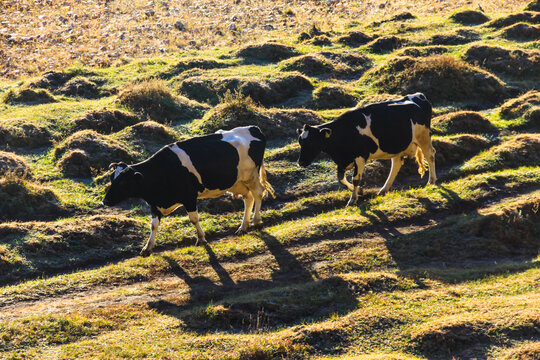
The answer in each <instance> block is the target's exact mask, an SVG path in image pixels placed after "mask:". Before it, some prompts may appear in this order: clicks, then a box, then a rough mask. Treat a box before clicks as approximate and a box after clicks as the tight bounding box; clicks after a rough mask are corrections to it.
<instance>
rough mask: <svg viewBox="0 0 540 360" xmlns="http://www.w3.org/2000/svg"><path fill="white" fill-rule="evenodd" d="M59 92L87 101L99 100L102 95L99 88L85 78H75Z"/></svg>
mask: <svg viewBox="0 0 540 360" xmlns="http://www.w3.org/2000/svg"><path fill="white" fill-rule="evenodd" d="M58 92H59V93H61V94H63V95H66V96H71V97H81V98H85V99H96V98H99V97H100V96H101V95H102V93H101V89H100V88H99V86H98V85H97V84H96V83H95V82H93V81H90V80H88V79H87V78H85V77H75V78H73V79H71V80H69V81H68V82H67V83H66V84H65V85H64V86H63V87H61V88H60V89H58Z"/></svg>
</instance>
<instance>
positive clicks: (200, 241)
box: [195, 238, 208, 246]
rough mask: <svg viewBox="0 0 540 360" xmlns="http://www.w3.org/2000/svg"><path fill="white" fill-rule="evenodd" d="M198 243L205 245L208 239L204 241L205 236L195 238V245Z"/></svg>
mask: <svg viewBox="0 0 540 360" xmlns="http://www.w3.org/2000/svg"><path fill="white" fill-rule="evenodd" d="M199 243H201V245H205V244H208V241H206V239H205V238H202V239H197V241H195V246H197V245H199Z"/></svg>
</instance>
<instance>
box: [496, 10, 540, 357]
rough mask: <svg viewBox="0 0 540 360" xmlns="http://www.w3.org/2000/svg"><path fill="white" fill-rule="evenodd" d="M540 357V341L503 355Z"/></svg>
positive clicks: (515, 348)
mask: <svg viewBox="0 0 540 360" xmlns="http://www.w3.org/2000/svg"><path fill="white" fill-rule="evenodd" d="M537 3H538V2H537ZM538 11H540V10H538ZM538 358H540V342H538V341H537V342H531V343H526V344H524V345H521V346H516V347H512V348H510V349H509V350H507V351H505V354H504V356H502V357H501V359H503V360H535V359H538Z"/></svg>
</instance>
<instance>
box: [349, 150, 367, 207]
mask: <svg viewBox="0 0 540 360" xmlns="http://www.w3.org/2000/svg"><path fill="white" fill-rule="evenodd" d="M354 165H355V167H354V171H355V173H354V175H353V189H352V193H351V198H350V199H349V202H348V203H347V206H351V205H354V204H356V201H357V200H358V193H359V192H360V191H361V188H360V181H361V180H362V174H363V173H364V167H365V166H366V160H364V158H362V157H358V158H356V159H355V160H354Z"/></svg>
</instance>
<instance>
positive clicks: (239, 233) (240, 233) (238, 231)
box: [234, 227, 247, 235]
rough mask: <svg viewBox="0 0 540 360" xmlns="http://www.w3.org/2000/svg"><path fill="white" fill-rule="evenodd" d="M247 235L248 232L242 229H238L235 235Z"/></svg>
mask: <svg viewBox="0 0 540 360" xmlns="http://www.w3.org/2000/svg"><path fill="white" fill-rule="evenodd" d="M245 233H247V230H244V229H242V228H241V227H240V228H238V230H236V231H235V233H234V235H243V234H245Z"/></svg>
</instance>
